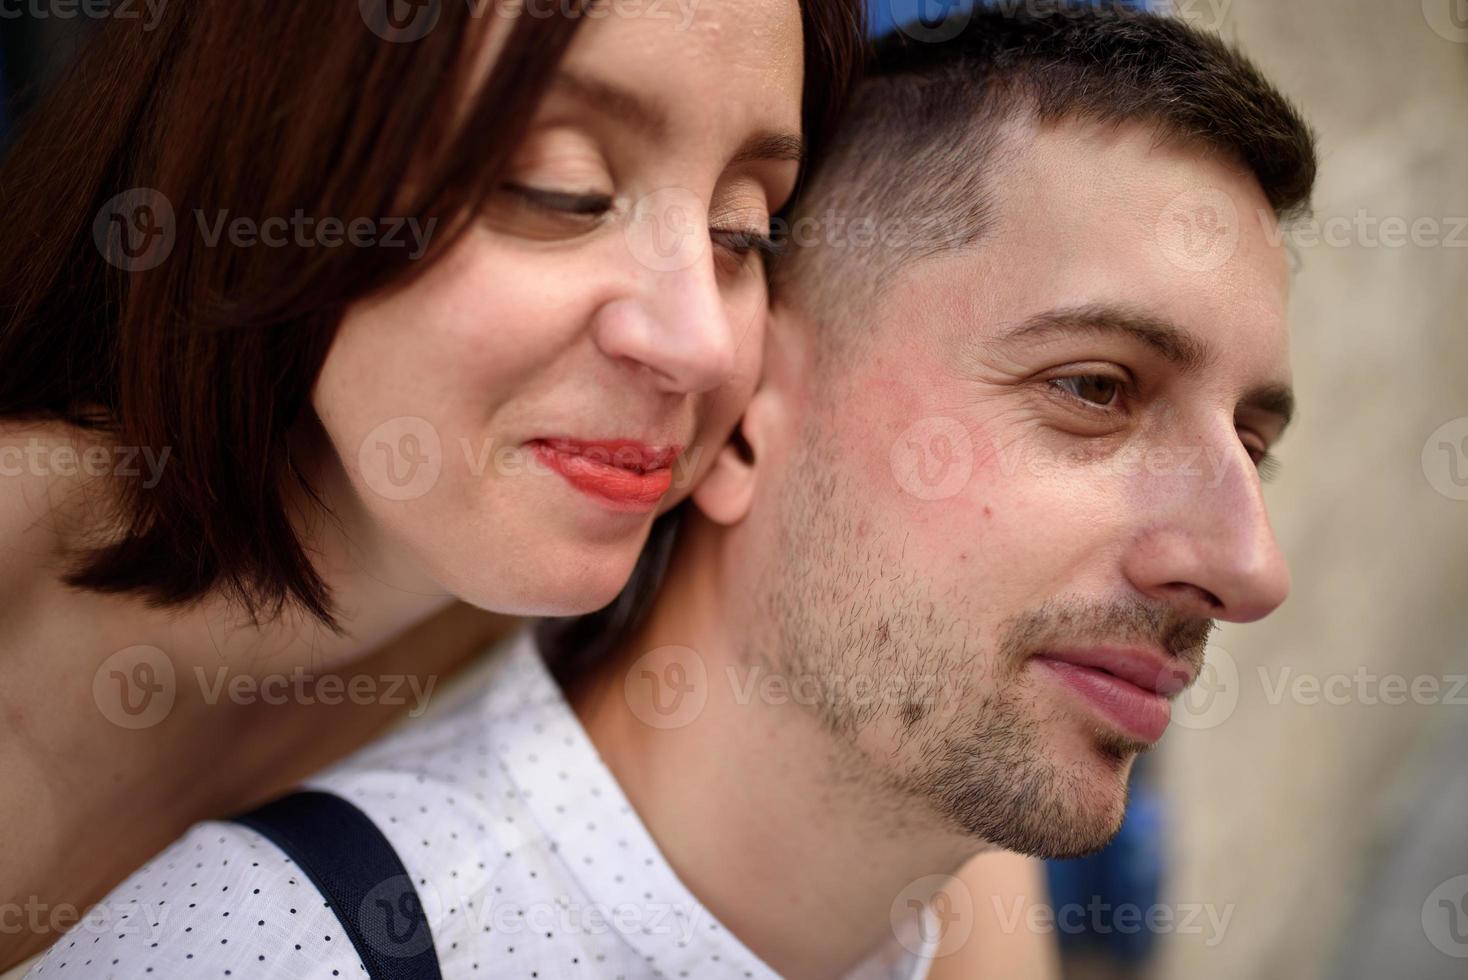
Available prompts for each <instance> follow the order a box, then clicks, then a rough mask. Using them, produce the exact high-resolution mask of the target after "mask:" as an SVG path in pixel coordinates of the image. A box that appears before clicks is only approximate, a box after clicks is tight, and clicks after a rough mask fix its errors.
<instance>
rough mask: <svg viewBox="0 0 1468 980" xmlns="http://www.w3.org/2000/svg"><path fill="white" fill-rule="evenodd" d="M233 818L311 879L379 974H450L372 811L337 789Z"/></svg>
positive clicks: (388, 978)
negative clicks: (440, 965)
mask: <svg viewBox="0 0 1468 980" xmlns="http://www.w3.org/2000/svg"><path fill="white" fill-rule="evenodd" d="M233 819H234V820H235V822H237V823H241V824H244V825H245V826H246V827H249V828H251V829H253V830H256V831H258V832H260V833H261V834H263V835H264V836H265V837H266V838H268V839H269V840H270V841H271V842H272V843H273V844H275V846H277V847H279V848H280V849H281V850H282V851H284V852H285V853H286V856H288V857H289V858H290V859H291V860H292V861H294V862H295V863H296V864H297V865H298V866H299V867H300V869H301V871H302V872H304V873H305V875H306V877H307V878H310V879H311V883H312V884H314V885H315V886H316V887H317V888H318V889H319V890H320V891H321V894H322V895H323V896H325V897H326V900H327V902H328V903H330V905H331V909H332V911H334V912H335V913H336V917H337V919H338V920H340V922H341V924H342V927H343V928H344V929H345V930H346V933H347V936H348V938H350V939H351V940H352V945H353V946H355V947H356V948H357V955H359V956H360V957H362V964H363V965H364V966H366V967H367V975H368V977H370V978H371V980H442V978H441V975H440V973H439V970H438V955H437V954H436V953H435V952H434V949H433V934H432V932H430V931H429V928H428V919H427V917H426V916H425V915H424V913H423V903H422V902H421V901H420V900H419V898H418V891H417V889H415V888H414V887H413V879H412V878H410V877H408V872H407V870H406V869H405V868H404V867H403V862H402V861H401V860H400V859H399V858H398V855H397V852H396V851H394V850H393V848H392V845H391V844H389V843H388V842H387V838H386V837H384V836H382V831H380V830H378V829H377V825H376V824H375V823H373V822H372V819H371V818H370V817H368V816H367V814H365V813H363V812H362V811H361V810H359V809H357V807H355V806H353V805H352V804H351V803H348V802H347V801H346V800H344V799H342V798H341V797H340V796H337V795H335V794H334V793H325V792H320V791H317V790H301V791H298V792H295V793H290V794H288V795H286V796H282V797H281V798H280V799H278V800H274V801H272V802H270V803H267V804H265V805H264V806H262V807H260V808H259V809H257V810H252V811H250V812H249V813H245V814H241V815H240V816H237V817H234V818H233Z"/></svg>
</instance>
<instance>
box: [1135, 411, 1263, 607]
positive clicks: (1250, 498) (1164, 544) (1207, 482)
mask: <svg viewBox="0 0 1468 980" xmlns="http://www.w3.org/2000/svg"><path fill="white" fill-rule="evenodd" d="M1202 456H1203V457H1204V458H1205V461H1206V462H1205V463H1204V464H1203V465H1201V466H1200V467H1198V468H1197V471H1196V472H1189V473H1186V474H1183V473H1172V474H1163V475H1159V476H1150V475H1149V477H1148V491H1147V500H1148V503H1147V504H1146V506H1145V510H1146V514H1145V521H1146V523H1145V524H1144V526H1143V528H1142V530H1141V532H1140V533H1139V534H1138V536H1137V538H1136V539H1135V540H1134V541H1133V542H1132V544H1131V546H1130V548H1129V550H1128V553H1127V558H1126V574H1127V576H1128V578H1130V579H1131V581H1132V584H1133V585H1134V586H1135V587H1136V588H1137V589H1138V590H1140V591H1141V592H1144V593H1146V594H1147V595H1149V596H1153V597H1155V598H1159V599H1163V600H1165V601H1167V602H1169V603H1170V604H1172V605H1173V606H1174V607H1175V608H1176V609H1178V611H1179V612H1180V613H1182V614H1184V615H1188V616H1196V617H1208V618H1212V619H1222V620H1228V621H1230V622H1238V623H1248V622H1253V621H1254V620H1256V619H1262V618H1263V617H1265V616H1267V615H1269V613H1271V612H1273V611H1274V610H1275V609H1276V608H1278V607H1279V605H1280V604H1281V603H1283V602H1284V600H1285V597H1286V596H1287V595H1289V591H1290V573H1289V567H1288V566H1287V564H1286V563H1285V558H1284V554H1283V553H1282V552H1281V551H1280V548H1279V543H1278V541H1276V540H1275V536H1274V530H1273V528H1271V527H1270V525H1269V516H1268V514H1267V513H1266V510H1265V506H1264V496H1263V493H1262V489H1261V486H1260V482H1259V477H1258V474H1257V471H1256V470H1255V467H1254V464H1253V462H1252V461H1251V460H1250V459H1249V456H1248V453H1247V451H1245V449H1244V448H1243V447H1242V446H1241V445H1239V443H1238V441H1237V439H1230V440H1228V441H1227V442H1223V443H1220V444H1219V445H1218V446H1217V447H1215V448H1212V449H1211V450H1210V451H1207V452H1204V453H1202Z"/></svg>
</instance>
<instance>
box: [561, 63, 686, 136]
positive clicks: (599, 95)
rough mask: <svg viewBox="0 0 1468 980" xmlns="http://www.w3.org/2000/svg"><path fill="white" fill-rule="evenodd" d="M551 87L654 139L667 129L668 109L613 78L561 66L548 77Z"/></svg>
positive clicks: (662, 134)
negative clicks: (582, 72)
mask: <svg viewBox="0 0 1468 980" xmlns="http://www.w3.org/2000/svg"><path fill="white" fill-rule="evenodd" d="M551 87H552V88H555V89H558V90H559V91H561V92H563V93H565V94H566V95H569V96H571V97H573V98H575V99H577V100H579V101H581V102H585V103H586V104H587V105H588V106H590V107H592V108H594V109H596V110H598V111H600V112H604V113H606V114H607V115H610V116H614V117H616V118H617V119H619V120H621V121H622V122H625V123H626V124H627V125H629V126H632V127H633V128H634V129H638V130H640V131H641V132H642V134H643V135H644V136H646V137H648V138H649V139H651V140H653V141H654V142H657V141H660V140H662V139H663V138H664V137H665V136H666V135H667V132H668V110H667V109H666V107H664V106H662V105H659V104H657V103H655V102H650V101H648V100H647V99H644V98H643V97H642V96H640V95H638V94H637V93H636V92H633V91H632V90H631V89H627V88H623V87H622V86H621V85H618V84H616V83H615V82H608V81H604V80H602V79H599V78H587V77H586V76H584V75H577V74H576V73H574V72H570V71H567V70H566V69H564V68H563V69H561V70H560V71H558V72H556V74H555V76H554V77H553V78H552V79H551Z"/></svg>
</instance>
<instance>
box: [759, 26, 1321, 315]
mask: <svg viewBox="0 0 1468 980" xmlns="http://www.w3.org/2000/svg"><path fill="white" fill-rule="evenodd" d="M967 16H968V18H969V19H968V21H967V23H966V24H965V25H964V26H963V28H962V30H961V31H959V32H958V33H957V34H956V35H955V36H953V37H951V38H948V39H946V40H941V41H924V40H921V38H922V37H923V36H924V35H925V34H926V33H928V32H925V31H922V30H918V29H916V25H915V26H914V28H913V29H901V28H899V29H898V30H896V31H894V32H892V33H891V34H889V35H887V37H886V38H884V39H883V40H882V41H881V42H879V43H878V44H877V45H876V46H875V48H874V50H873V54H872V58H871V61H870V64H869V66H868V71H867V74H866V77H865V79H864V80H863V81H862V83H861V84H860V85H859V87H858V89H857V92H856V95H855V98H854V100H853V102H852V105H851V108H850V109H849V111H848V115H847V117H846V119H845V121H844V123H843V125H842V127H841V129H840V131H839V133H838V135H837V138H836V140H835V142H834V143H833V144H832V145H831V146H830V148H829V150H828V155H827V157H826V158H825V160H824V162H823V163H822V165H821V167H820V168H819V169H818V172H816V173H815V174H813V175H812V180H811V183H810V184H809V186H808V187H807V188H806V189H805V191H804V193H803V194H802V195H801V199H800V201H798V202H797V204H796V208H795V210H794V212H793V214H792V220H791V223H790V225H789V232H790V234H789V240H788V244H789V246H790V248H789V252H788V254H787V256H786V257H785V258H784V259H783V260H782V261H780V262H779V263H777V264H776V266H775V269H774V281H775V289H776V291H777V294H778V293H785V292H789V286H790V284H791V283H794V282H796V281H797V280H798V281H799V289H798V290H795V291H794V292H795V295H792V296H791V297H790V300H791V301H792V302H793V303H794V304H795V305H796V306H797V307H798V308H800V309H801V310H802V312H804V313H806V314H808V315H810V316H811V317H813V318H814V319H815V320H816V321H823V320H826V319H828V318H829V317H831V316H833V315H842V314H844V313H845V312H848V311H850V310H851V309H853V308H855V306H854V304H856V303H861V302H866V301H869V300H870V299H871V298H872V296H873V291H874V290H880V288H881V286H882V284H883V283H884V282H885V281H887V280H888V279H889V278H890V277H891V276H892V275H893V274H894V273H895V272H896V271H897V270H898V269H900V268H902V267H904V266H905V265H906V264H907V263H909V262H911V261H914V260H917V259H921V258H924V257H927V256H930V255H935V254H940V253H942V252H945V251H947V250H950V249H953V248H959V247H963V246H966V245H971V244H973V243H975V242H977V241H978V240H980V239H981V238H982V237H983V235H984V234H985V232H986V231H987V229H988V228H989V225H990V223H991V220H992V217H993V212H994V206H995V189H996V188H997V187H998V186H999V185H1001V184H1002V182H1003V166H1002V153H1001V152H1000V151H1002V150H1003V149H1004V148H1005V145H1006V144H1005V130H1006V126H1007V125H1008V124H1011V123H1014V122H1016V121H1024V120H1032V121H1034V122H1037V123H1039V124H1041V125H1043V124H1047V123H1053V122H1060V121H1071V120H1074V121H1080V122H1095V123H1102V124H1120V123H1141V124H1144V125H1150V126H1153V127H1155V129H1156V131H1157V135H1158V137H1159V139H1160V140H1163V141H1169V142H1174V141H1175V142H1178V143H1181V144H1184V145H1188V146H1196V147H1198V148H1199V149H1200V151H1201V152H1205V153H1209V152H1211V153H1218V154H1222V155H1224V156H1225V157H1226V158H1227V159H1229V160H1231V161H1233V162H1235V163H1238V164H1241V165H1242V166H1244V167H1247V168H1248V170H1249V171H1250V172H1252V173H1253V175H1254V177H1255V178H1256V179H1257V181H1258V183H1259V186H1260V189H1261V190H1262V191H1263V193H1264V196H1265V198H1266V199H1267V200H1268V201H1269V204H1270V206H1271V207H1272V208H1273V209H1274V212H1275V215H1276V216H1277V217H1280V218H1288V217H1291V216H1293V215H1295V214H1298V213H1301V212H1304V211H1306V210H1308V207H1309V197H1310V190H1311V187H1312V185H1313V184H1314V181H1315V149H1314V138H1313V136H1312V134H1311V131H1310V128H1309V127H1308V126H1307V125H1306V124H1305V122H1304V120H1303V119H1301V117H1300V114H1299V113H1298V112H1297V111H1296V109H1295V107H1294V106H1293V105H1292V104H1291V103H1290V101H1289V100H1288V99H1287V98H1286V97H1285V96H1284V95H1282V94H1281V93H1280V92H1279V90H1278V89H1276V88H1275V87H1274V86H1273V85H1272V84H1270V82H1269V81H1268V80H1267V79H1266V78H1265V77H1264V75H1263V74H1262V73H1261V72H1260V71H1259V69H1258V68H1256V67H1255V66H1254V64H1253V63H1252V62H1250V61H1249V60H1248V59H1247V58H1245V57H1244V56H1243V55H1242V54H1241V53H1239V51H1238V50H1236V49H1235V48H1233V47H1232V46H1230V45H1229V44H1227V43H1225V42H1224V41H1223V40H1222V39H1221V38H1219V37H1218V36H1216V35H1214V34H1209V33H1205V32H1203V31H1200V30H1198V29H1196V28H1194V27H1191V26H1189V25H1188V24H1187V23H1185V22H1183V21H1181V20H1178V19H1175V18H1172V17H1167V16H1163V15H1159V14H1155V13H1148V12H1145V11H1139V10H1135V9H1133V8H1131V7H1129V6H1127V5H1125V4H1122V3H1117V2H1099V3H1089V2H1084V0H1025V2H1023V3H1014V2H1006V0H1000V2H999V3H997V4H994V5H985V6H980V7H978V8H977V9H974V10H972V11H971V12H969V13H968V14H967ZM945 33H946V32H945ZM1096 179H1098V180H1104V179H1105V175H1104V174H1098V175H1097V177H1096ZM781 298H782V300H783V299H784V296H782V297H781Z"/></svg>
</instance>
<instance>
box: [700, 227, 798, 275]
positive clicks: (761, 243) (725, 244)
mask: <svg viewBox="0 0 1468 980" xmlns="http://www.w3.org/2000/svg"><path fill="white" fill-rule="evenodd" d="M709 237H710V238H712V239H713V242H714V246H715V248H716V250H717V252H718V253H719V254H718V255H716V256H715V261H716V262H721V263H722V264H727V266H728V267H729V268H730V271H737V270H738V269H739V268H741V267H742V266H743V265H744V263H745V262H747V261H748V259H749V256H750V255H752V254H758V255H760V256H761V257H763V258H765V259H772V258H774V257H775V256H777V255H779V254H780V251H781V248H782V246H783V245H784V243H783V242H777V241H775V240H774V239H773V238H771V237H770V236H769V235H766V234H764V233H762V232H757V231H749V230H746V229H741V228H713V229H710V231H709Z"/></svg>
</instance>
